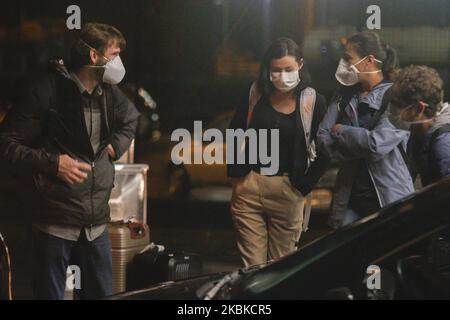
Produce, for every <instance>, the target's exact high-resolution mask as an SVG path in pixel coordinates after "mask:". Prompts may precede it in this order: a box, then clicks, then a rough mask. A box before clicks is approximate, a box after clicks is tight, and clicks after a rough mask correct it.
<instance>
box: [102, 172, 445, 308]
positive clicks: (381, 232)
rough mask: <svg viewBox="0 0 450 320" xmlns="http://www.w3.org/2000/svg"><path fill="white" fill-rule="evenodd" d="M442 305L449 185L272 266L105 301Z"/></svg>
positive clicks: (435, 187) (419, 195) (434, 187)
mask: <svg viewBox="0 0 450 320" xmlns="http://www.w3.org/2000/svg"><path fill="white" fill-rule="evenodd" d="M428 298H438V299H447V298H450V178H449V179H446V180H443V181H441V182H439V183H437V184H434V185H431V186H429V187H427V188H425V189H423V190H421V191H419V192H416V193H414V194H412V195H411V196H409V197H407V198H405V199H402V200H401V201H398V202H396V203H394V204H392V205H390V206H388V207H386V208H384V209H383V210H381V211H380V212H377V213H375V214H372V215H370V216H368V217H366V218H364V219H361V220H359V221H356V222H355V223H353V224H351V225H349V226H347V227H345V228H342V229H340V230H338V231H335V232H332V233H329V234H327V235H325V236H324V237H322V238H320V239H318V240H316V241H314V242H312V243H310V244H308V245H307V246H305V247H303V248H301V249H299V250H298V251H297V252H295V253H293V254H291V255H288V256H286V257H284V258H282V259H280V260H278V261H275V262H272V263H269V264H267V265H265V266H256V267H252V268H245V269H240V270H237V271H235V272H233V273H231V274H215V275H208V276H202V277H198V278H194V279H189V280H185V281H177V282H166V283H162V284H160V285H157V286H154V287H151V288H148V289H144V290H140V291H135V292H129V293H124V294H120V295H117V296H113V297H111V298H110V299H232V300H234V299H428Z"/></svg>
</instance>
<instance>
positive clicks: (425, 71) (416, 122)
mask: <svg viewBox="0 0 450 320" xmlns="http://www.w3.org/2000/svg"><path fill="white" fill-rule="evenodd" d="M394 79H395V82H394V85H393V86H392V98H391V105H390V114H389V120H390V121H391V123H392V124H393V125H395V126H396V127H397V128H399V129H403V130H410V131H411V141H410V146H411V151H412V155H413V160H414V163H415V165H416V166H417V171H418V173H419V174H420V178H421V181H422V185H424V186H426V185H428V184H430V183H433V182H436V181H438V180H440V179H442V178H444V177H446V176H450V107H449V104H448V102H443V98H444V89H443V81H442V79H441V78H440V76H439V74H438V72H437V71H436V70H434V69H432V68H429V67H426V66H414V65H412V66H409V67H406V68H404V69H401V70H399V71H397V73H396V75H395V77H394Z"/></svg>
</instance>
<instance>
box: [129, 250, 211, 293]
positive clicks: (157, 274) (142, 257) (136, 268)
mask: <svg viewBox="0 0 450 320" xmlns="http://www.w3.org/2000/svg"><path fill="white" fill-rule="evenodd" d="M202 272H203V263H202V260H201V258H200V256H199V255H197V254H185V253H171V252H168V251H166V250H165V249H164V247H162V246H156V245H154V244H153V243H152V244H150V245H149V246H147V248H145V249H144V250H142V251H141V252H140V253H139V254H138V255H136V256H135V257H134V258H133V259H132V261H131V262H130V264H129V266H128V271H127V273H128V275H127V291H130V290H139V289H143V288H146V287H148V286H151V285H153V284H157V283H160V282H165V281H175V280H183V279H188V278H191V277H196V276H200V275H201V274H202Z"/></svg>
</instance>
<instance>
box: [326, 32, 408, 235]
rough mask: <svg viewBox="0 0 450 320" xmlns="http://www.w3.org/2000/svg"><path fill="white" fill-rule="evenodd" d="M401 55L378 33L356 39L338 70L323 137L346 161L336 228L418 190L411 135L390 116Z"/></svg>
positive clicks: (335, 206) (337, 188)
mask: <svg viewBox="0 0 450 320" xmlns="http://www.w3.org/2000/svg"><path fill="white" fill-rule="evenodd" d="M397 66H398V62H397V57H396V53H395V50H394V49H393V48H391V47H390V46H389V45H388V44H386V43H385V42H384V41H383V40H382V39H381V38H380V36H379V35H378V34H376V33H374V32H361V33H358V34H356V35H354V36H352V37H350V38H349V39H348V41H347V43H346V45H345V52H344V55H343V58H342V59H341V61H340V63H339V66H338V68H337V71H336V79H337V80H338V81H339V82H340V83H341V84H342V87H341V89H340V90H339V91H338V93H337V94H336V96H335V98H334V99H333V102H332V103H331V105H330V107H329V108H328V112H327V114H326V116H325V118H324V120H323V122H322V123H321V124H320V127H319V132H318V134H317V142H318V148H319V149H320V150H321V151H322V152H324V153H326V154H327V155H328V156H329V157H331V158H332V159H333V160H338V161H339V162H340V170H339V173H338V176H337V179H336V186H335V194H334V197H333V205H332V212H331V216H330V220H329V222H330V225H331V226H332V227H335V228H338V227H341V226H344V225H346V224H349V223H351V222H353V221H355V220H357V219H359V218H362V217H364V216H366V215H368V214H370V213H373V212H376V211H377V210H378V209H380V208H381V207H384V206H385V205H387V204H389V203H391V202H393V201H396V200H398V199H400V198H402V197H404V196H406V195H408V194H410V193H412V192H413V191H414V187H413V182H412V178H411V176H410V173H409V170H408V167H407V162H406V145H407V141H408V138H409V133H408V132H406V131H403V130H398V129H397V128H395V127H394V126H393V125H392V124H391V123H390V122H389V120H388V118H387V113H386V112H385V111H386V109H387V106H388V104H389V96H390V93H389V92H390V91H389V89H390V87H391V86H392V83H391V82H390V80H389V79H390V75H391V72H392V71H393V70H394V69H396V68H397Z"/></svg>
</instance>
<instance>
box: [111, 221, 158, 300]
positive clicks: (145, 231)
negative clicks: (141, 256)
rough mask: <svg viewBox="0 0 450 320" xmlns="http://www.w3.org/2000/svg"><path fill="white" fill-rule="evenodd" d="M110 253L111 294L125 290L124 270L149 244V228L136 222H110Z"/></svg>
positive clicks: (125, 274)
mask: <svg viewBox="0 0 450 320" xmlns="http://www.w3.org/2000/svg"><path fill="white" fill-rule="evenodd" d="M109 238H110V241H111V252H112V273H113V292H114V293H119V292H124V291H125V289H126V276H127V273H126V270H127V265H128V263H129V262H130V261H131V260H132V259H133V257H134V256H135V255H136V254H138V253H139V252H140V251H142V250H143V249H144V248H145V247H146V246H147V245H148V243H149V241H150V240H149V239H150V235H149V228H148V226H147V225H146V224H143V223H136V222H112V223H111V224H110V225H109Z"/></svg>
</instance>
